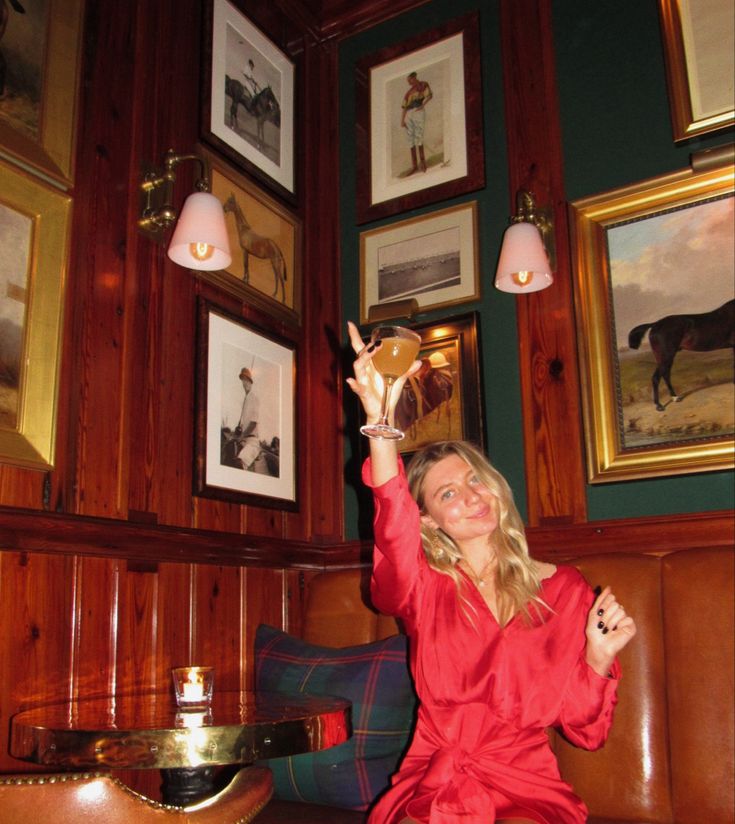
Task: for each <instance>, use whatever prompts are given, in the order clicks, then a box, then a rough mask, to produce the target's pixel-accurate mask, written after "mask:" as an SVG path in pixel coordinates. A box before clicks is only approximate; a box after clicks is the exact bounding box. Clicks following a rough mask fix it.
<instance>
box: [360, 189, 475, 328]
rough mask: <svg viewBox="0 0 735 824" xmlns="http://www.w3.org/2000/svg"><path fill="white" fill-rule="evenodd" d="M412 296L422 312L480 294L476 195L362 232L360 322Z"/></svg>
mask: <svg viewBox="0 0 735 824" xmlns="http://www.w3.org/2000/svg"><path fill="white" fill-rule="evenodd" d="M410 298H415V299H416V301H417V303H418V306H419V311H422V312H427V311H429V310H430V309H438V308H440V307H445V306H451V305H453V304H457V303H468V302H470V301H473V300H479V298H480V272H479V262H478V249H477V202H476V201H471V202H470V203H463V204H461V205H460V206H451V207H449V208H448V209H440V210H437V211H435V212H430V213H429V214H426V215H421V216H420V217H414V218H409V219H408V220H401V221H398V222H397V223H391V224H389V225H387V226H381V227H380V228H379V229H371V230H369V231H367V232H362V233H361V234H360V323H367V322H368V315H369V311H370V307H371V306H376V305H378V304H381V305H382V304H389V303H391V302H394V301H401V300H406V299H410Z"/></svg>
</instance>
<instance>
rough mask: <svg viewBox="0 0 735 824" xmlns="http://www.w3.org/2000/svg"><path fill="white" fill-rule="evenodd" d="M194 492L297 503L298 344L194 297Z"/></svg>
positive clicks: (285, 505)
mask: <svg viewBox="0 0 735 824" xmlns="http://www.w3.org/2000/svg"><path fill="white" fill-rule="evenodd" d="M198 313H199V319H198V327H197V332H198V345H197V418H196V420H197V426H196V431H197V438H196V456H195V467H194V478H195V490H194V491H195V494H197V495H201V496H202V497H205V498H217V499H220V500H225V501H232V502H234V503H242V504H248V505H252V506H264V507H271V508H276V509H286V510H296V509H297V508H298V507H297V482H296V434H295V433H296V419H295V403H296V350H295V346H294V345H293V344H292V343H290V342H289V341H286V340H284V339H281V338H279V337H277V336H274V335H271V334H266V333H265V332H263V331H262V330H260V329H258V328H256V327H255V326H253V325H251V324H250V323H246V322H245V321H243V320H242V319H241V318H238V317H235V316H233V315H230V314H228V313H227V312H225V311H224V310H222V309H220V308H219V307H218V306H216V305H215V304H213V303H211V302H209V301H206V300H200V302H199V306H198Z"/></svg>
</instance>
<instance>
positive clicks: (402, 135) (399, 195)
mask: <svg viewBox="0 0 735 824" xmlns="http://www.w3.org/2000/svg"><path fill="white" fill-rule="evenodd" d="M480 77H481V66H480V35H479V15H478V12H471V13H470V14H466V15H463V16H462V17H458V18H456V19H454V20H450V21H448V22H446V23H444V24H442V25H440V26H438V27H436V28H434V29H431V30H429V31H425V32H420V33H419V34H416V35H414V36H412V37H411V38H409V39H408V40H404V41H402V42H400V43H397V44H393V45H390V46H387V47H385V48H383V49H381V50H380V51H378V52H375V53H373V54H370V55H368V56H366V57H363V58H362V59H360V60H359V61H358V62H357V63H356V65H355V83H356V94H355V106H356V111H355V124H356V149H357V222H358V223H366V222H368V221H372V220H377V219H379V218H383V217H388V216H389V215H395V214H398V213H400V212H405V211H408V210H410V209H415V208H417V207H419V206H425V205H427V204H429V203H436V202H437V201H440V200H447V199H449V198H452V197H456V196H457V195H460V194H464V193H466V192H472V191H476V190H477V189H481V188H482V187H483V186H484V185H485V161H484V148H483V128H482V92H481V83H480Z"/></svg>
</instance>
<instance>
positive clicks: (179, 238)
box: [168, 192, 232, 270]
mask: <svg viewBox="0 0 735 824" xmlns="http://www.w3.org/2000/svg"><path fill="white" fill-rule="evenodd" d="M168 256H169V257H170V258H171V260H173V262H174V263H178V264H179V266H185V267H186V268H187V269H205V270H212V269H225V268H227V267H228V266H229V265H230V263H232V255H231V254H230V243H229V240H228V239H227V226H226V225H225V213H224V211H223V209H222V204H221V203H220V202H219V200H217V198H216V197H215V196H214V195H213V194H210V193H209V192H194V193H193V194H191V195H189V197H187V198H186V200H185V201H184V206H183V208H182V209H181V215H180V216H179V220H178V222H177V224H176V229H175V230H174V233H173V236H172V237H171V242H170V243H169V246H168Z"/></svg>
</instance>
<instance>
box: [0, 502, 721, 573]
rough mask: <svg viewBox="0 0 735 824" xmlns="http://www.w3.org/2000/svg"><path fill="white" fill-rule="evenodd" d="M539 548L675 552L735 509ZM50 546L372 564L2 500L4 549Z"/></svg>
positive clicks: (547, 539) (558, 532)
mask: <svg viewBox="0 0 735 824" xmlns="http://www.w3.org/2000/svg"><path fill="white" fill-rule="evenodd" d="M526 535H527V538H528V544H529V548H530V551H531V554H532V555H533V556H534V557H536V558H541V559H548V560H555V561H563V560H566V559H569V558H574V557H577V556H579V555H589V554H593V553H598V552H640V551H643V550H650V551H654V552H661V553H665V552H673V551H676V550H678V549H687V548H691V547H715V546H732V545H733V544H735V511H733V510H722V511H715V512H699V513H687V514H682V515H667V516H651V517H644V518H628V519H625V520H606V521H593V522H591V523H585V524H568V525H562V526H553V527H529V528H528V529H527V531H526ZM2 550H13V551H24V552H47V553H59V554H64V555H85V556H97V557H107V558H115V559H122V560H128V561H132V562H134V563H136V564H156V563H158V562H167V561H168V562H181V563H193V564H216V565H219V566H245V567H250V566H257V567H270V568H279V569H295V570H299V569H303V570H314V571H320V570H326V569H343V568H349V567H356V566H364V565H368V564H370V559H371V552H372V542H371V541H343V542H331V543H324V544H318V543H309V542H307V541H299V540H291V539H282V538H278V537H275V536H274V537H272V538H270V537H262V536H255V535H253V536H249V535H241V534H239V533H233V532H216V531H213V530H202V529H185V528H179V527H170V526H154V525H149V524H135V523H131V522H129V521H118V520H112V519H107V518H90V517H84V516H79V515H64V514H58V513H40V512H37V511H35V510H30V509H14V508H11V507H0V551H2Z"/></svg>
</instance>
